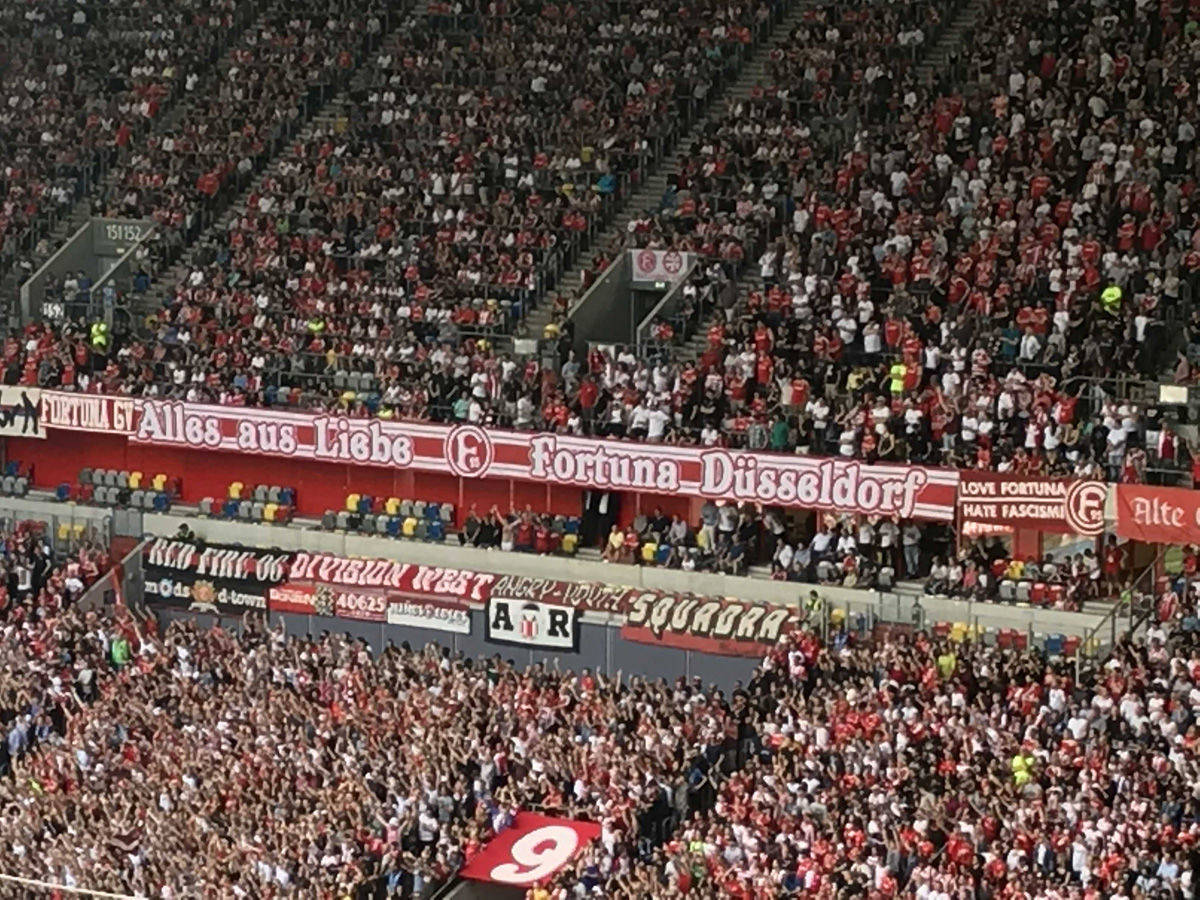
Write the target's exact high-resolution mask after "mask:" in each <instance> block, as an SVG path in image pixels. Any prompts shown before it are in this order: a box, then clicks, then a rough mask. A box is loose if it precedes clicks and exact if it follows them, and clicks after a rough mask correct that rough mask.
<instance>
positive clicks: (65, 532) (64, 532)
mask: <svg viewBox="0 0 1200 900" xmlns="http://www.w3.org/2000/svg"><path fill="white" fill-rule="evenodd" d="M70 537H71V526H70V525H68V524H67V523H66V522H59V523H58V539H59V540H60V541H65V540H67V539H68V538H70Z"/></svg>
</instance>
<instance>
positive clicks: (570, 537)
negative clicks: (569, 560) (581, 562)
mask: <svg viewBox="0 0 1200 900" xmlns="http://www.w3.org/2000/svg"><path fill="white" fill-rule="evenodd" d="M578 547H579V535H577V534H564V535H563V539H562V549H563V553H567V554H570V555H571V556H574V555H575V550H576V549H577V548H578Z"/></svg>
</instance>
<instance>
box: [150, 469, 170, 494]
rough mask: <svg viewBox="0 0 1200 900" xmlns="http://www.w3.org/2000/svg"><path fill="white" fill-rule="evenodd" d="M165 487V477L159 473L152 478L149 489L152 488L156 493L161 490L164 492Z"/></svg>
mask: <svg viewBox="0 0 1200 900" xmlns="http://www.w3.org/2000/svg"><path fill="white" fill-rule="evenodd" d="M166 486H167V476H166V475H164V474H163V473H162V472H159V473H158V474H157V475H155V476H154V481H153V482H152V483H151V487H153V488H154V489H155V490H156V491H161V490H164V489H165V488H166Z"/></svg>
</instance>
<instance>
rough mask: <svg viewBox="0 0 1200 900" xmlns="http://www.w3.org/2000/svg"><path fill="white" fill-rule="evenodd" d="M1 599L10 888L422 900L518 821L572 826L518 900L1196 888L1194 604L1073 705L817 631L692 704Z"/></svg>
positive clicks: (987, 670) (974, 655) (467, 664)
mask: <svg viewBox="0 0 1200 900" xmlns="http://www.w3.org/2000/svg"><path fill="white" fill-rule="evenodd" d="M9 546H10V548H11V546H12V542H11V541H10V542H9ZM10 552H11V551H10ZM36 552H37V551H36V550H35V551H34V553H36ZM55 577H57V576H55ZM51 581H53V577H52V578H51ZM14 596H15V597H16V598H19V599H18V601H17V602H16V603H10V604H9V605H8V606H7V607H6V612H5V622H6V627H5V630H4V638H3V646H4V649H5V652H6V653H17V654H22V655H23V656H24V658H25V659H27V660H29V661H30V665H28V666H21V667H17V668H15V669H12V670H11V671H10V674H9V675H8V676H7V677H8V678H9V680H10V681H11V682H13V683H12V684H11V685H10V690H11V692H13V693H12V694H11V695H12V696H24V697H28V696H29V695H30V693H31V692H39V691H45V692H47V693H46V697H47V701H46V703H45V706H44V707H40V708H41V709H43V710H44V711H43V712H40V713H35V714H32V715H31V717H29V718H25V717H18V718H16V719H12V718H10V719H9V720H8V725H7V729H8V731H7V735H6V736H7V740H6V742H5V745H6V746H8V747H10V748H11V747H13V746H15V747H16V748H17V753H15V754H13V758H12V763H11V765H12V767H13V770H14V771H13V772H12V773H11V774H10V775H8V776H6V777H3V778H0V797H2V800H3V802H0V818H2V819H3V822H4V825H5V830H6V834H8V835H10V840H9V841H6V842H5V844H4V846H3V848H0V867H2V868H3V870H4V872H6V873H9V874H13V875H17V876H29V877H32V878H35V879H39V880H41V879H45V878H47V877H51V878H52V880H53V881H54V882H55V883H60V884H64V885H66V886H68V887H85V888H93V889H98V890H105V889H107V890H112V891H125V892H140V893H143V894H145V895H147V896H156V897H168V898H169V897H182V896H197V897H205V896H268V895H275V896H280V895H287V894H288V893H289V892H297V891H298V892H301V893H305V894H308V895H312V896H358V897H375V896H386V895H398V896H402V897H409V896H421V895H423V894H424V891H425V889H426V888H427V887H429V886H431V885H436V884H440V883H444V882H445V881H446V880H447V879H448V878H450V877H452V876H453V873H454V872H455V871H456V870H457V869H458V868H459V867H461V866H462V865H463V864H464V862H465V861H467V860H468V859H470V858H471V857H472V856H473V855H474V854H475V853H477V852H479V849H480V848H481V847H482V845H483V844H484V843H486V842H487V840H488V839H489V838H490V837H491V836H492V835H493V834H495V833H496V832H498V831H499V830H502V829H503V828H504V827H505V826H506V824H507V823H508V822H509V821H511V818H512V816H513V814H514V813H515V812H516V811H517V810H518V809H525V810H530V809H533V810H539V811H544V812H546V813H549V814H552V815H553V814H558V815H564V816H569V817H572V818H578V819H588V820H591V821H595V822H597V823H599V824H600V825H601V836H600V839H599V840H598V841H597V842H596V843H594V844H592V845H590V846H589V847H587V848H585V849H584V850H583V851H582V852H581V854H580V856H579V858H578V860H577V861H576V862H575V863H574V864H573V865H572V866H570V867H569V868H568V869H566V870H564V871H563V872H561V873H560V874H559V875H558V876H556V879H555V882H554V884H551V885H544V886H540V887H536V888H534V891H535V892H536V891H543V892H545V891H549V892H552V893H550V894H549V895H550V896H554V897H561V898H568V897H573V896H584V895H590V894H594V893H597V892H598V893H600V894H602V895H605V896H620V897H637V898H658V897H676V896H689V897H690V896H702V897H717V896H721V897H746V898H751V897H775V896H788V895H795V894H797V893H805V892H808V893H812V894H814V895H818V896H821V895H825V894H828V895H830V896H835V895H837V893H838V891H842V892H846V891H849V892H851V893H854V894H856V895H863V896H881V897H887V896H921V897H923V896H938V895H946V896H953V895H954V893H955V892H959V891H963V890H966V891H968V892H970V893H973V894H977V893H978V892H980V891H984V892H986V893H988V895H990V896H998V897H999V896H1060V897H1081V898H1082V897H1089V898H1090V897H1100V896H1136V891H1135V888H1137V889H1139V890H1140V891H1141V892H1142V893H1143V894H1145V895H1148V896H1157V895H1159V894H1160V893H1161V894H1163V895H1170V894H1172V892H1174V893H1175V894H1177V895H1182V896H1186V895H1187V893H1188V892H1189V891H1190V890H1191V888H1190V885H1191V883H1192V880H1193V879H1194V877H1195V873H1196V870H1197V867H1198V865H1200V859H1197V853H1196V839H1197V837H1198V836H1200V835H1198V834H1197V828H1198V826H1197V819H1196V815H1195V812H1196V811H1195V809H1194V806H1195V802H1196V801H1195V799H1194V798H1193V797H1192V796H1191V790H1190V785H1191V783H1192V782H1193V781H1194V778H1195V771H1194V767H1195V759H1194V754H1195V746H1194V743H1195V741H1194V738H1195V733H1194V732H1195V716H1196V702H1197V701H1196V696H1197V687H1196V677H1197V674H1198V673H1197V669H1196V665H1197V664H1196V655H1195V654H1196V647H1195V634H1196V631H1195V623H1196V622H1197V621H1200V619H1197V618H1196V612H1197V610H1196V609H1195V600H1194V598H1192V599H1189V600H1188V601H1187V602H1185V603H1179V604H1177V605H1176V606H1175V607H1173V608H1170V609H1165V610H1163V614H1162V615H1159V616H1157V617H1156V618H1155V620H1154V621H1152V623H1151V625H1150V626H1149V629H1148V631H1147V632H1146V634H1145V636H1144V638H1143V639H1139V641H1137V642H1136V643H1132V642H1131V643H1123V644H1122V645H1121V646H1119V647H1117V648H1116V649H1115V652H1114V655H1113V656H1112V657H1111V659H1110V660H1109V661H1108V662H1107V663H1106V664H1105V665H1103V666H1102V667H1101V668H1099V669H1096V670H1088V669H1084V670H1083V671H1082V674H1081V675H1080V676H1079V677H1078V678H1077V670H1076V667H1075V665H1074V664H1073V663H1072V662H1070V661H1068V660H1066V659H1064V658H1063V657H1061V656H1049V657H1047V656H1043V655H1042V654H1041V652H1040V651H1025V650H1017V649H1015V648H1014V647H1012V646H1008V647H1004V646H995V645H990V644H987V643H984V642H982V641H971V640H968V639H966V636H964V635H957V634H956V635H954V636H953V637H951V636H949V635H947V636H945V637H938V636H933V635H927V634H925V633H923V632H919V633H915V634H909V635H905V634H904V633H902V632H900V633H891V634H889V635H879V636H877V639H871V638H870V637H869V636H867V637H866V639H864V636H863V635H861V634H859V633H858V632H856V631H852V630H848V629H847V630H843V629H841V628H837V627H835V628H833V629H832V630H831V632H830V635H829V638H828V640H827V641H826V642H824V643H823V642H822V641H821V640H820V639H819V638H818V637H817V636H816V635H814V634H812V633H810V632H808V631H807V630H803V629H802V630H799V631H796V632H794V633H792V634H791V635H789V636H788V637H787V638H785V639H784V641H783V642H782V643H781V644H780V646H779V647H778V648H777V649H775V650H774V651H773V652H772V653H771V654H769V655H768V656H767V657H766V658H765V659H764V660H763V661H762V664H761V666H760V667H759V669H758V670H757V671H756V673H755V675H754V677H753V678H752V679H751V680H750V681H749V682H747V683H746V684H744V685H743V684H738V685H735V686H732V687H727V688H725V689H720V688H718V687H717V686H706V685H703V684H699V683H688V682H686V681H683V680H681V681H679V682H677V683H674V684H667V683H662V682H648V681H643V680H640V679H636V678H635V679H632V680H630V679H623V678H621V677H620V676H612V677H607V676H604V675H602V674H599V673H590V672H587V671H582V672H578V673H569V672H561V671H552V670H550V669H548V668H544V667H542V666H535V667H533V668H531V669H529V670H527V671H521V670H518V669H515V668H513V667H512V666H511V665H510V664H508V663H505V662H503V661H502V660H501V659H500V658H499V657H493V658H490V659H480V660H463V659H457V658H455V657H454V656H453V655H451V654H450V653H449V652H448V651H447V652H443V651H438V650H437V649H436V648H426V649H424V650H410V649H408V648H391V649H389V650H386V651H385V652H384V653H383V654H382V655H380V656H373V655H372V654H371V653H370V652H369V651H368V650H367V649H366V648H365V647H364V646H363V645H360V644H358V643H357V642H351V641H348V640H347V639H346V638H342V637H336V636H329V635H324V636H322V637H320V638H316V639H314V638H306V637H303V636H298V637H291V636H289V635H287V634H286V632H285V630H284V629H283V627H282V626H277V627H275V628H272V629H269V630H268V629H266V628H265V627H264V626H262V625H259V624H256V623H255V621H254V620H253V619H252V618H250V617H246V618H244V619H243V620H242V621H241V623H239V626H238V627H236V628H233V629H227V628H220V627H217V628H207V627H200V626H198V625H197V624H196V623H194V622H193V623H183V622H175V623H173V624H171V625H169V626H167V627H166V629H165V631H163V633H162V634H161V635H160V634H159V631H158V628H157V627H156V626H155V625H154V623H153V620H142V619H141V618H140V617H137V616H134V615H133V614H132V613H130V612H129V611H128V610H126V609H125V608H124V607H123V606H120V605H118V606H116V607H114V608H112V609H111V610H109V611H107V612H105V613H103V614H101V615H99V616H96V615H94V614H93V615H90V616H89V617H88V618H86V619H85V618H81V617H79V616H77V615H75V614H74V613H73V612H72V610H71V609H70V608H69V604H66V605H58V604H57V603H51V602H49V599H48V597H49V595H48V594H47V593H46V592H44V591H43V592H42V593H41V594H40V595H39V596H40V598H41V599H39V600H37V601H36V602H35V598H34V596H33V595H32V594H28V593H21V592H20V591H18V593H17V594H16V595H14ZM1188 623H1191V624H1190V625H1189V624H1188ZM63 654H66V655H65V656H64V655H63ZM63 663H66V671H67V672H68V673H70V674H69V675H68V676H67V677H63V676H60V675H59V674H56V673H60V672H62V671H63ZM84 673H87V675H86V677H85V674H84ZM39 716H40V718H39ZM56 716H57V717H58V718H57V719H56V718H55V717H56ZM14 729H15V730H14ZM634 735H636V736H637V739H636V740H632V739H631V738H632V737H633V736H634ZM885 788H886V794H887V796H886V797H884V795H883V794H882V793H881V791H882V790H884V789H885ZM349 798H353V799H354V802H348V800H349ZM80 815H83V816H84V817H85V819H86V821H87V822H88V823H89V824H88V827H87V828H78V827H75V826H74V825H73V823H74V822H77V821H78V817H79V816H80ZM264 821H270V823H271V827H270V828H269V829H264V828H263V825H262V823H263V822H264ZM538 896H542V894H538Z"/></svg>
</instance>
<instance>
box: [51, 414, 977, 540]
mask: <svg viewBox="0 0 1200 900" xmlns="http://www.w3.org/2000/svg"><path fill="white" fill-rule="evenodd" d="M41 400H42V415H41V420H42V423H43V425H44V427H46V428H49V429H65V430H70V431H86V432H90V433H107V434H116V435H122V436H124V437H125V438H126V439H127V440H129V441H131V442H134V443H137V444H147V445H153V446H164V447H177V448H185V449H192V450H212V451H225V452H230V453H244V454H254V455H259V456H267V457H271V458H277V459H281V460H315V461H318V462H330V463H342V464H359V465H367V466H381V467H386V468H391V469H411V470H414V471H419V472H439V473H449V474H453V475H457V476H460V477H463V478H512V479H519V480H522V481H538V482H545V483H550V484H556V485H570V486H576V487H582V488H587V489H592V490H603V491H609V490H612V491H639V492H646V493H653V494H666V495H672V496H683V497H695V498H703V499H710V500H728V501H735V502H755V503H762V504H765V505H778V506H795V507H804V508H808V509H826V510H837V511H841V512H850V513H860V514H864V515H879V516H900V517H904V518H917V519H932V520H940V521H950V520H952V519H953V518H954V507H955V498H956V494H957V490H958V481H959V476H958V472H957V471H955V470H953V469H938V468H929V467H923V466H905V465H866V464H864V463H859V462H856V461H854V460H844V459H829V458H821V457H810V456H794V455H787V454H780V453H751V452H743V451H736V450H726V449H722V448H703V447H682V446H675V445H665V444H638V443H633V442H629V441H616V440H604V439H598V438H586V437H573V436H568V435H558V434H530V433H521V432H512V431H502V430H495V429H487V430H484V429H483V428H479V427H478V426H475V425H439V424H434V423H422V422H394V421H383V420H379V419H361V418H349V417H346V416H336V415H314V414H311V413H302V412H288V411H282V410H273V409H249V408H242V407H233V406H208V405H202V404H192V403H181V402H178V401H169V400H155V399H142V398H127V397H108V396H101V395H89V394H67V393H61V392H57V391H43V392H42V396H41Z"/></svg>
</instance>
